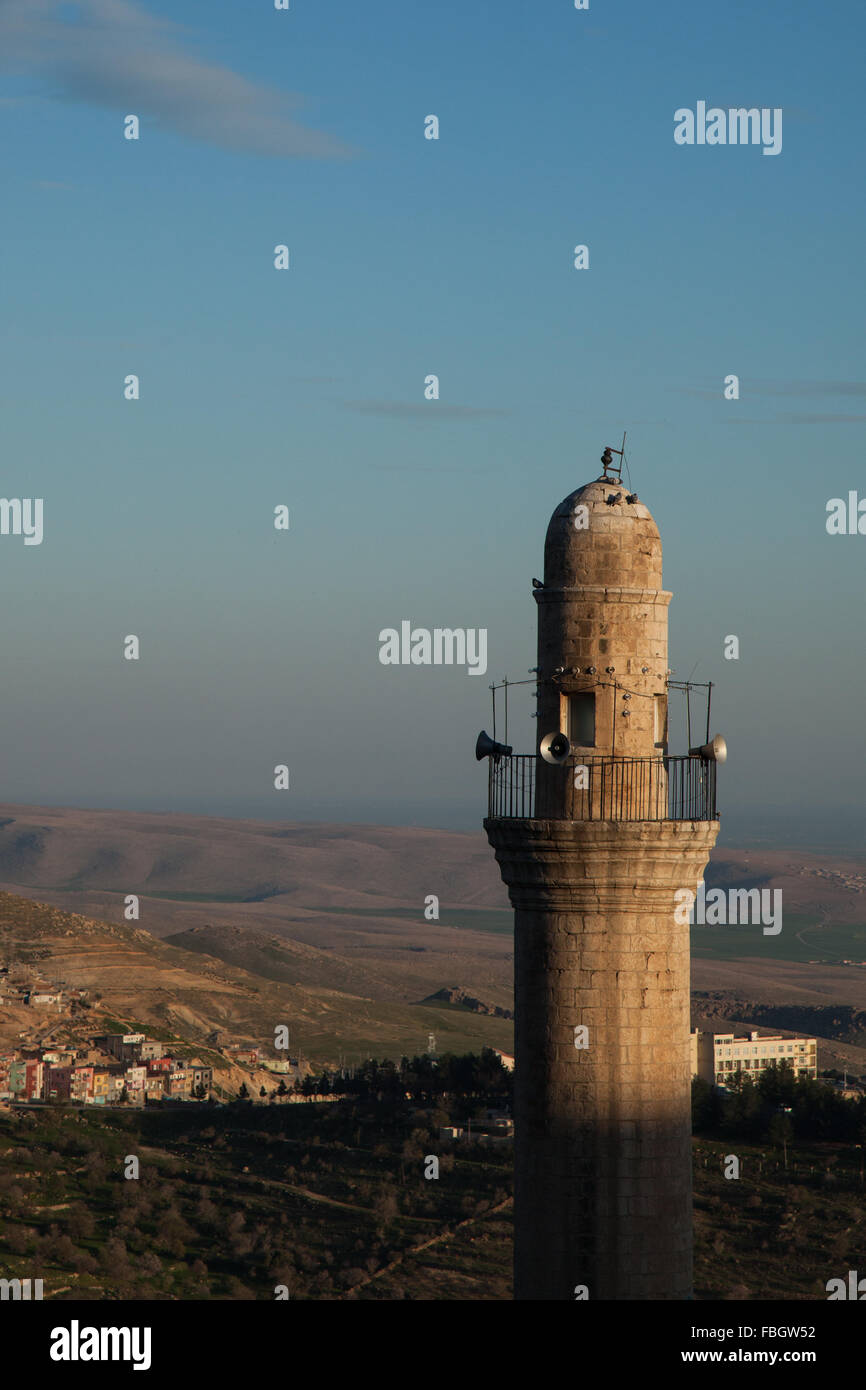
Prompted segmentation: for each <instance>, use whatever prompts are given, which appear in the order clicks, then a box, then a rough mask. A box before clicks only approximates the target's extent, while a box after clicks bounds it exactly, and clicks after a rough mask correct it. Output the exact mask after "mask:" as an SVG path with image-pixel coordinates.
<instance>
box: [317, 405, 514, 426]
mask: <svg viewBox="0 0 866 1390" xmlns="http://www.w3.org/2000/svg"><path fill="white" fill-rule="evenodd" d="M343 405H344V407H345V409H346V410H358V411H361V413H362V414H364V415H394V416H398V417H402V418H403V419H406V420H423V421H424V422H425V424H435V422H436V421H437V420H480V419H482V418H484V417H485V416H491V415H510V414H511V411H510V410H500V409H498V408H496V407H494V406H480V405H444V404H443V403H442V402H441V401H424V402H423V403H422V402H420V401H417V402H414V403H412V402H409V401H344V402H343Z"/></svg>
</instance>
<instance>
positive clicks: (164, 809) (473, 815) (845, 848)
mask: <svg viewBox="0 0 866 1390" xmlns="http://www.w3.org/2000/svg"><path fill="white" fill-rule="evenodd" d="M481 793H482V794H481V795H480V797H479V801H478V804H477V806H471V807H470V806H467V805H465V804H464V803H460V802H458V803H456V804H455V803H443V802H441V801H427V802H425V803H417V804H414V805H411V804H408V803H394V802H393V801H387V802H386V801H381V802H376V801H372V802H371V801H364V802H361V801H359V800H353V801H346V802H343V803H341V804H338V803H337V802H330V801H323V800H311V801H308V802H307V803H306V804H305V806H304V808H303V809H302V810H299V808H298V806H297V804H296V805H295V806H294V808H293V814H292V815H291V816H287V815H278V814H276V813H275V811H274V809H273V804H271V806H270V807H269V806H268V805H267V803H266V802H265V801H238V802H235V803H234V805H233V806H232V807H225V808H223V809H214V808H213V806H212V805H211V804H207V805H204V804H202V803H201V802H198V801H194V800H192V799H190V800H188V801H180V800H176V801H175V803H174V804H173V805H166V804H164V803H163V804H160V805H157V804H152V803H147V804H142V803H139V804H136V805H132V804H122V803H121V802H115V803H114V804H112V805H107V804H105V803H104V801H103V800H101V799H96V798H86V797H85V798H82V799H76V800H75V801H66V800H63V801H45V800H42V801H19V800H17V799H16V800H4V801H0V807H2V808H4V809H10V808H16V807H17V808H19V809H20V810H39V809H45V810H55V811H97V812H105V813H106V814H110V813H111V812H124V813H128V814H130V815H155V816H173V815H174V816H192V817H200V818H202V819H212V820H229V821H264V822H267V823H271V824H275V825H286V824H290V825H294V824H298V825H306V824H309V825H330V826H335V825H336V826H345V827H348V828H350V827H352V826H365V827H368V828H373V827H378V828H380V829H385V830H439V831H443V832H445V833H450V834H476V833H477V834H479V835H483V834H484V831H483V826H482V821H483V819H484V816H485V815H486V806H485V804H484V803H485V801H486V782H485V783H484V785H483V786H482V788H481ZM389 808H390V809H389ZM365 811H366V814H364V812H365ZM720 821H721V829H720V832H719V837H718V840H717V844H716V848H718V849H754V850H759V849H769V850H774V849H775V850H798V849H799V850H805V851H807V852H811V853H813V854H833V853H837V854H846V855H850V856H853V857H855V858H860V857H862V858H866V825H864V824H863V823H862V819H861V820H858V819H857V817H856V815H855V808H851V807H843V806H839V807H822V808H820V809H818V810H816V811H815V812H814V813H813V815H812V817H811V819H810V821H809V823H808V824H805V823H804V818H803V816H802V814H801V813H800V812H799V811H798V810H794V811H792V810H791V809H790V807H760V806H759V807H754V806H750V807H734V808H732V809H731V810H729V811H727V812H725V811H722V813H721V815H720ZM0 828H2V827H0Z"/></svg>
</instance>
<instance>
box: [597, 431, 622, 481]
mask: <svg viewBox="0 0 866 1390" xmlns="http://www.w3.org/2000/svg"><path fill="white" fill-rule="evenodd" d="M614 454H619V463H618V464H616V463H614V461H613V455H614ZM624 460H625V433H624V432H623V436H622V448H621V449H613V448H611V446H610V445H609V444H608V446H607V448H606V449H605V451H604V453H603V454H602V456H601V461H602V463H603V464H604V472H603V473H602V475H601V476H602V478H603V479H604V480H605V481H606V482H618V483H621V482H622V465H623V462H624Z"/></svg>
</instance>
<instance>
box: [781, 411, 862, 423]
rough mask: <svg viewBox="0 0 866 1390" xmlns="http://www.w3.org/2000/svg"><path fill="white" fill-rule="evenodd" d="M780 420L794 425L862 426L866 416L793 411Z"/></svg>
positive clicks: (782, 416)
mask: <svg viewBox="0 0 866 1390" xmlns="http://www.w3.org/2000/svg"><path fill="white" fill-rule="evenodd" d="M779 419H780V420H790V422H791V423H792V424H794V425H862V424H864V423H866V415H799V414H795V413H794V412H793V411H792V412H790V413H789V414H786V415H780V416H779Z"/></svg>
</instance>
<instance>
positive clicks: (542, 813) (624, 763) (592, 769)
mask: <svg viewBox="0 0 866 1390" xmlns="http://www.w3.org/2000/svg"><path fill="white" fill-rule="evenodd" d="M489 763H490V769H489V784H488V810H487V814H488V816H489V817H490V818H491V819H514V818H519V819H525V820H534V819H538V820H651V821H654V820H716V819H717V815H716V764H715V763H714V762H710V761H706V760H704V759H703V758H697V757H676V758H667V757H659V758H604V757H591V758H579V757H576V756H574V755H572V756H571V757H569V758H567V759H566V760H565V762H563V763H560V764H556V765H554V764H550V763H546V762H544V761H543V760H542V759H541V758H540V757H538V756H537V755H536V754H532V753H529V754H527V753H517V754H512V755H511V756H510V757H502V758H500V760H499V762H498V763H497V762H495V761H494V759H493V758H490V760H489Z"/></svg>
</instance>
